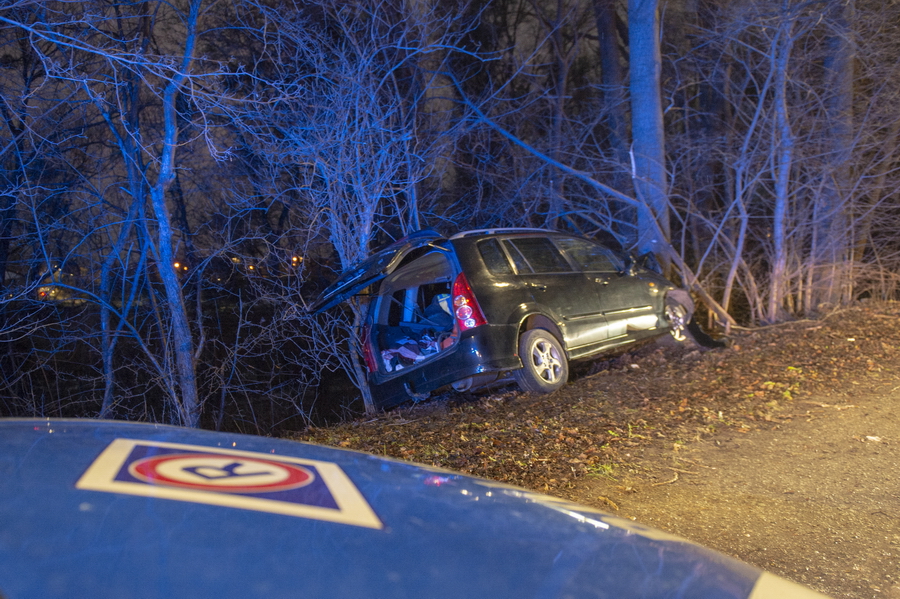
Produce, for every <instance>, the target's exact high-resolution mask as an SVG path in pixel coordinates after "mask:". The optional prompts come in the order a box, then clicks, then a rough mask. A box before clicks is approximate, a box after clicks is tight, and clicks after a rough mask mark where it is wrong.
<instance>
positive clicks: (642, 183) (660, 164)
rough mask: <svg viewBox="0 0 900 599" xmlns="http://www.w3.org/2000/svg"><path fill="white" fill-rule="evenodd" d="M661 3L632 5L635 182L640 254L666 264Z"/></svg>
mask: <svg viewBox="0 0 900 599" xmlns="http://www.w3.org/2000/svg"><path fill="white" fill-rule="evenodd" d="M658 4H659V2H658V0H628V38H629V46H630V59H629V62H630V64H631V82H630V83H631V132H632V139H633V143H632V173H631V175H632V179H633V181H634V191H635V194H636V196H637V199H638V200H639V201H640V202H642V203H643V206H642V207H641V208H639V209H638V241H637V248H636V249H637V251H638V252H639V253H641V254H643V253H646V252H653V253H654V254H656V255H657V256H658V257H660V258H663V259H666V256H667V254H668V252H667V251H666V250H667V246H668V243H669V238H670V236H671V235H670V228H669V205H668V196H667V188H668V175H667V173H666V153H665V135H664V132H663V111H662V99H661V97H660V73H661V70H662V59H661V56H660V48H659V6H658Z"/></svg>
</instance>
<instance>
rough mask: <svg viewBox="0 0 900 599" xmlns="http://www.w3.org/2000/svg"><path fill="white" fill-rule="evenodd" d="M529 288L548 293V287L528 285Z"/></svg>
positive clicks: (535, 284)
mask: <svg viewBox="0 0 900 599" xmlns="http://www.w3.org/2000/svg"><path fill="white" fill-rule="evenodd" d="M528 286H529V287H531V288H532V289H538V290H540V291H547V286H546V285H538V284H537V283H528Z"/></svg>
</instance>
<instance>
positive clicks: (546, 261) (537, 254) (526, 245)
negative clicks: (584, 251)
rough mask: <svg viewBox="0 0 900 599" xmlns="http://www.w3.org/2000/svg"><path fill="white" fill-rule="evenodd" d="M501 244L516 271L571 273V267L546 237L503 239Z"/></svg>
mask: <svg viewBox="0 0 900 599" xmlns="http://www.w3.org/2000/svg"><path fill="white" fill-rule="evenodd" d="M503 244H504V245H505V246H506V248H507V250H508V251H509V254H510V256H512V259H513V262H515V264H516V269H517V270H518V271H519V272H520V273H522V272H536V273H550V272H571V271H572V266H571V265H570V264H569V263H568V261H566V259H565V258H564V257H563V255H562V254H560V253H559V249H558V248H557V247H556V246H555V245H553V242H552V241H550V240H549V239H547V238H546V237H521V238H518V239H505V240H504V241H503Z"/></svg>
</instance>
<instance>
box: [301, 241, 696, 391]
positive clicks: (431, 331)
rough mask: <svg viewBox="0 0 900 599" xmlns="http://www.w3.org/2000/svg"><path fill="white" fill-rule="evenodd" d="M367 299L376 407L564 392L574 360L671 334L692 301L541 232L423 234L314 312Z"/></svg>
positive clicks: (639, 272) (347, 281) (385, 252)
mask: <svg viewBox="0 0 900 599" xmlns="http://www.w3.org/2000/svg"><path fill="white" fill-rule="evenodd" d="M363 292H365V293H364V294H365V295H367V296H368V299H369V301H368V304H367V311H366V314H367V316H366V322H365V331H364V334H363V336H362V337H363V338H362V340H361V344H362V348H363V353H364V355H365V359H366V365H367V367H368V369H369V383H370V387H371V389H372V393H373V396H374V397H375V400H376V403H377V405H378V406H379V407H382V408H387V407H391V406H393V405H396V404H398V403H401V402H403V401H405V400H407V399H409V398H413V399H420V398H423V397H425V396H427V394H428V393H430V392H432V391H434V390H436V389H438V388H440V387H443V386H445V385H452V386H453V387H454V388H455V389H456V390H460V391H462V390H468V389H472V388H475V387H480V386H483V385H486V384H490V383H492V382H494V381H496V380H498V379H500V378H503V377H505V376H506V375H510V374H511V375H512V376H513V377H514V378H515V379H516V381H517V382H518V384H519V386H520V387H521V388H522V389H523V390H526V391H536V392H551V391H554V390H556V389H558V388H559V387H560V386H562V385H563V384H565V382H566V379H567V378H568V363H569V362H571V361H573V360H581V359H586V358H590V357H593V356H596V355H598V354H600V353H602V352H604V351H607V350H609V349H612V348H614V347H619V346H622V345H625V344H628V343H633V342H635V341H637V340H640V339H643V338H647V337H651V336H655V335H660V334H663V333H666V332H668V331H672V332H673V333H674V334H676V336H677V337H680V334H681V331H682V330H683V328H684V325H685V324H686V322H687V321H688V320H689V319H690V315H691V312H692V311H693V306H692V303H691V301H690V297H689V296H688V294H687V293H685V292H684V291H682V290H679V289H676V288H675V287H674V285H672V283H670V282H669V281H668V280H667V279H666V278H665V277H663V276H661V275H660V274H658V273H655V272H653V271H651V270H648V269H645V268H641V267H639V266H637V265H636V264H635V263H634V261H633V260H631V259H630V258H628V257H626V256H624V255H622V254H620V253H617V252H615V251H613V250H611V249H609V248H608V247H605V246H603V245H601V244H598V243H596V242H594V241H591V240H589V239H585V238H581V237H576V236H572V235H568V234H564V233H559V232H554V231H547V230H541V229H494V230H482V231H466V232H463V233H458V234H456V235H454V236H452V237H449V238H446V237H443V236H441V235H439V234H438V233H436V232H434V231H419V232H417V233H414V234H412V235H410V236H408V237H405V238H403V239H401V240H399V241H397V242H395V243H393V244H391V245H389V246H388V247H386V248H384V249H382V250H381V251H379V252H377V253H376V254H374V255H373V256H371V257H370V258H368V259H366V260H365V261H363V262H362V263H360V264H358V265H356V266H355V267H353V268H351V269H350V270H348V271H346V272H345V273H343V274H342V275H341V276H340V277H339V278H338V280H337V281H335V282H334V283H333V284H332V285H331V286H330V287H329V288H328V289H326V290H325V291H324V292H323V293H322V295H321V297H320V298H319V300H318V301H317V302H315V304H313V305H312V306H311V308H310V309H311V310H312V311H321V310H325V309H328V308H330V307H333V306H335V305H337V304H339V303H341V302H343V301H345V300H347V299H348V298H349V297H351V296H353V295H357V294H361V293H363Z"/></svg>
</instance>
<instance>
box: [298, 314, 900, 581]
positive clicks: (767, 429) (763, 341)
mask: <svg viewBox="0 0 900 599" xmlns="http://www.w3.org/2000/svg"><path fill="white" fill-rule="evenodd" d="M732 340H733V343H732V344H731V347H728V348H722V349H714V350H704V349H700V348H697V347H694V346H689V345H682V344H679V343H676V342H675V341H674V340H672V339H671V338H669V337H666V338H664V339H661V340H658V341H655V342H652V343H647V344H644V345H642V346H640V347H637V348H632V350H631V351H628V352H625V353H620V354H617V355H614V356H608V357H606V358H604V359H599V360H596V361H594V362H592V363H589V364H586V365H581V366H578V367H577V368H575V369H574V372H573V376H572V378H571V380H570V384H568V385H566V386H565V387H564V388H563V389H561V390H559V391H557V392H556V393H553V394H550V395H543V396H542V395H534V394H525V393H520V392H518V391H516V390H514V389H513V388H512V387H507V388H500V389H497V390H495V391H494V392H493V393H486V394H481V395H450V396H447V397H444V398H440V399H437V400H433V401H430V402H427V403H424V404H420V405H417V406H412V407H408V408H402V409H397V410H394V411H391V412H389V413H385V414H382V415H380V416H378V417H376V418H369V419H359V420H356V421H353V422H348V423H344V424H341V425H337V426H330V427H323V428H315V429H310V430H308V431H304V432H303V433H298V434H296V435H295V436H294V438H296V439H298V440H303V441H310V442H315V443H322V444H327V445H333V446H337V447H345V448H350V449H356V450H362V451H368V452H372V453H375V454H379V455H386V456H391V457H395V458H402V459H406V460H411V461H414V462H419V463H422V464H426V465H433V466H438V467H441V468H449V469H453V470H459V471H462V472H466V473H468V474H472V475H475V476H481V477H485V478H490V479H494V480H498V481H503V482H506V483H510V484H515V485H519V486H522V487H526V488H529V489H534V490H538V491H541V492H544V493H548V494H551V495H555V496H559V497H563V498H566V499H570V500H573V501H576V502H578V503H582V504H585V505H590V506H593V507H599V508H601V509H604V510H606V511H610V512H614V513H616V514H619V515H623V516H626V517H631V518H636V519H637V520H639V521H641V522H643V523H646V524H650V525H652V526H656V527H657V528H661V529H663V530H667V531H669V532H672V533H675V534H678V535H680V536H683V537H686V538H689V539H691V540H694V541H696V542H699V543H701V544H703V545H706V546H709V547H712V548H714V549H718V550H720V551H722V552H724V553H727V554H729V555H732V556H735V557H738V558H740V559H743V560H744V561H747V562H750V563H752V564H754V565H757V566H759V567H761V568H765V569H767V570H769V571H771V572H774V573H776V574H779V575H782V576H785V577H786V578H790V579H792V580H795V581H797V582H800V583H803V584H806V585H808V586H811V587H812V588H815V589H817V590H819V591H821V592H824V593H827V594H830V595H832V596H833V597H835V598H839V597H840V598H848V599H862V598H869V597H877V598H881V597H884V598H888V599H900V566H898V564H900V559H898V558H900V304H893V303H890V304H877V305H876V304H871V305H861V306H857V307H853V308H850V309H846V310H841V311H837V312H834V313H832V314H829V315H827V316H825V317H823V318H822V319H820V320H814V321H813V320H803V321H794V322H790V323H785V324H782V325H778V326H773V327H768V328H762V329H755V330H752V331H738V332H736V333H735V334H734V335H733V336H732Z"/></svg>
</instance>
